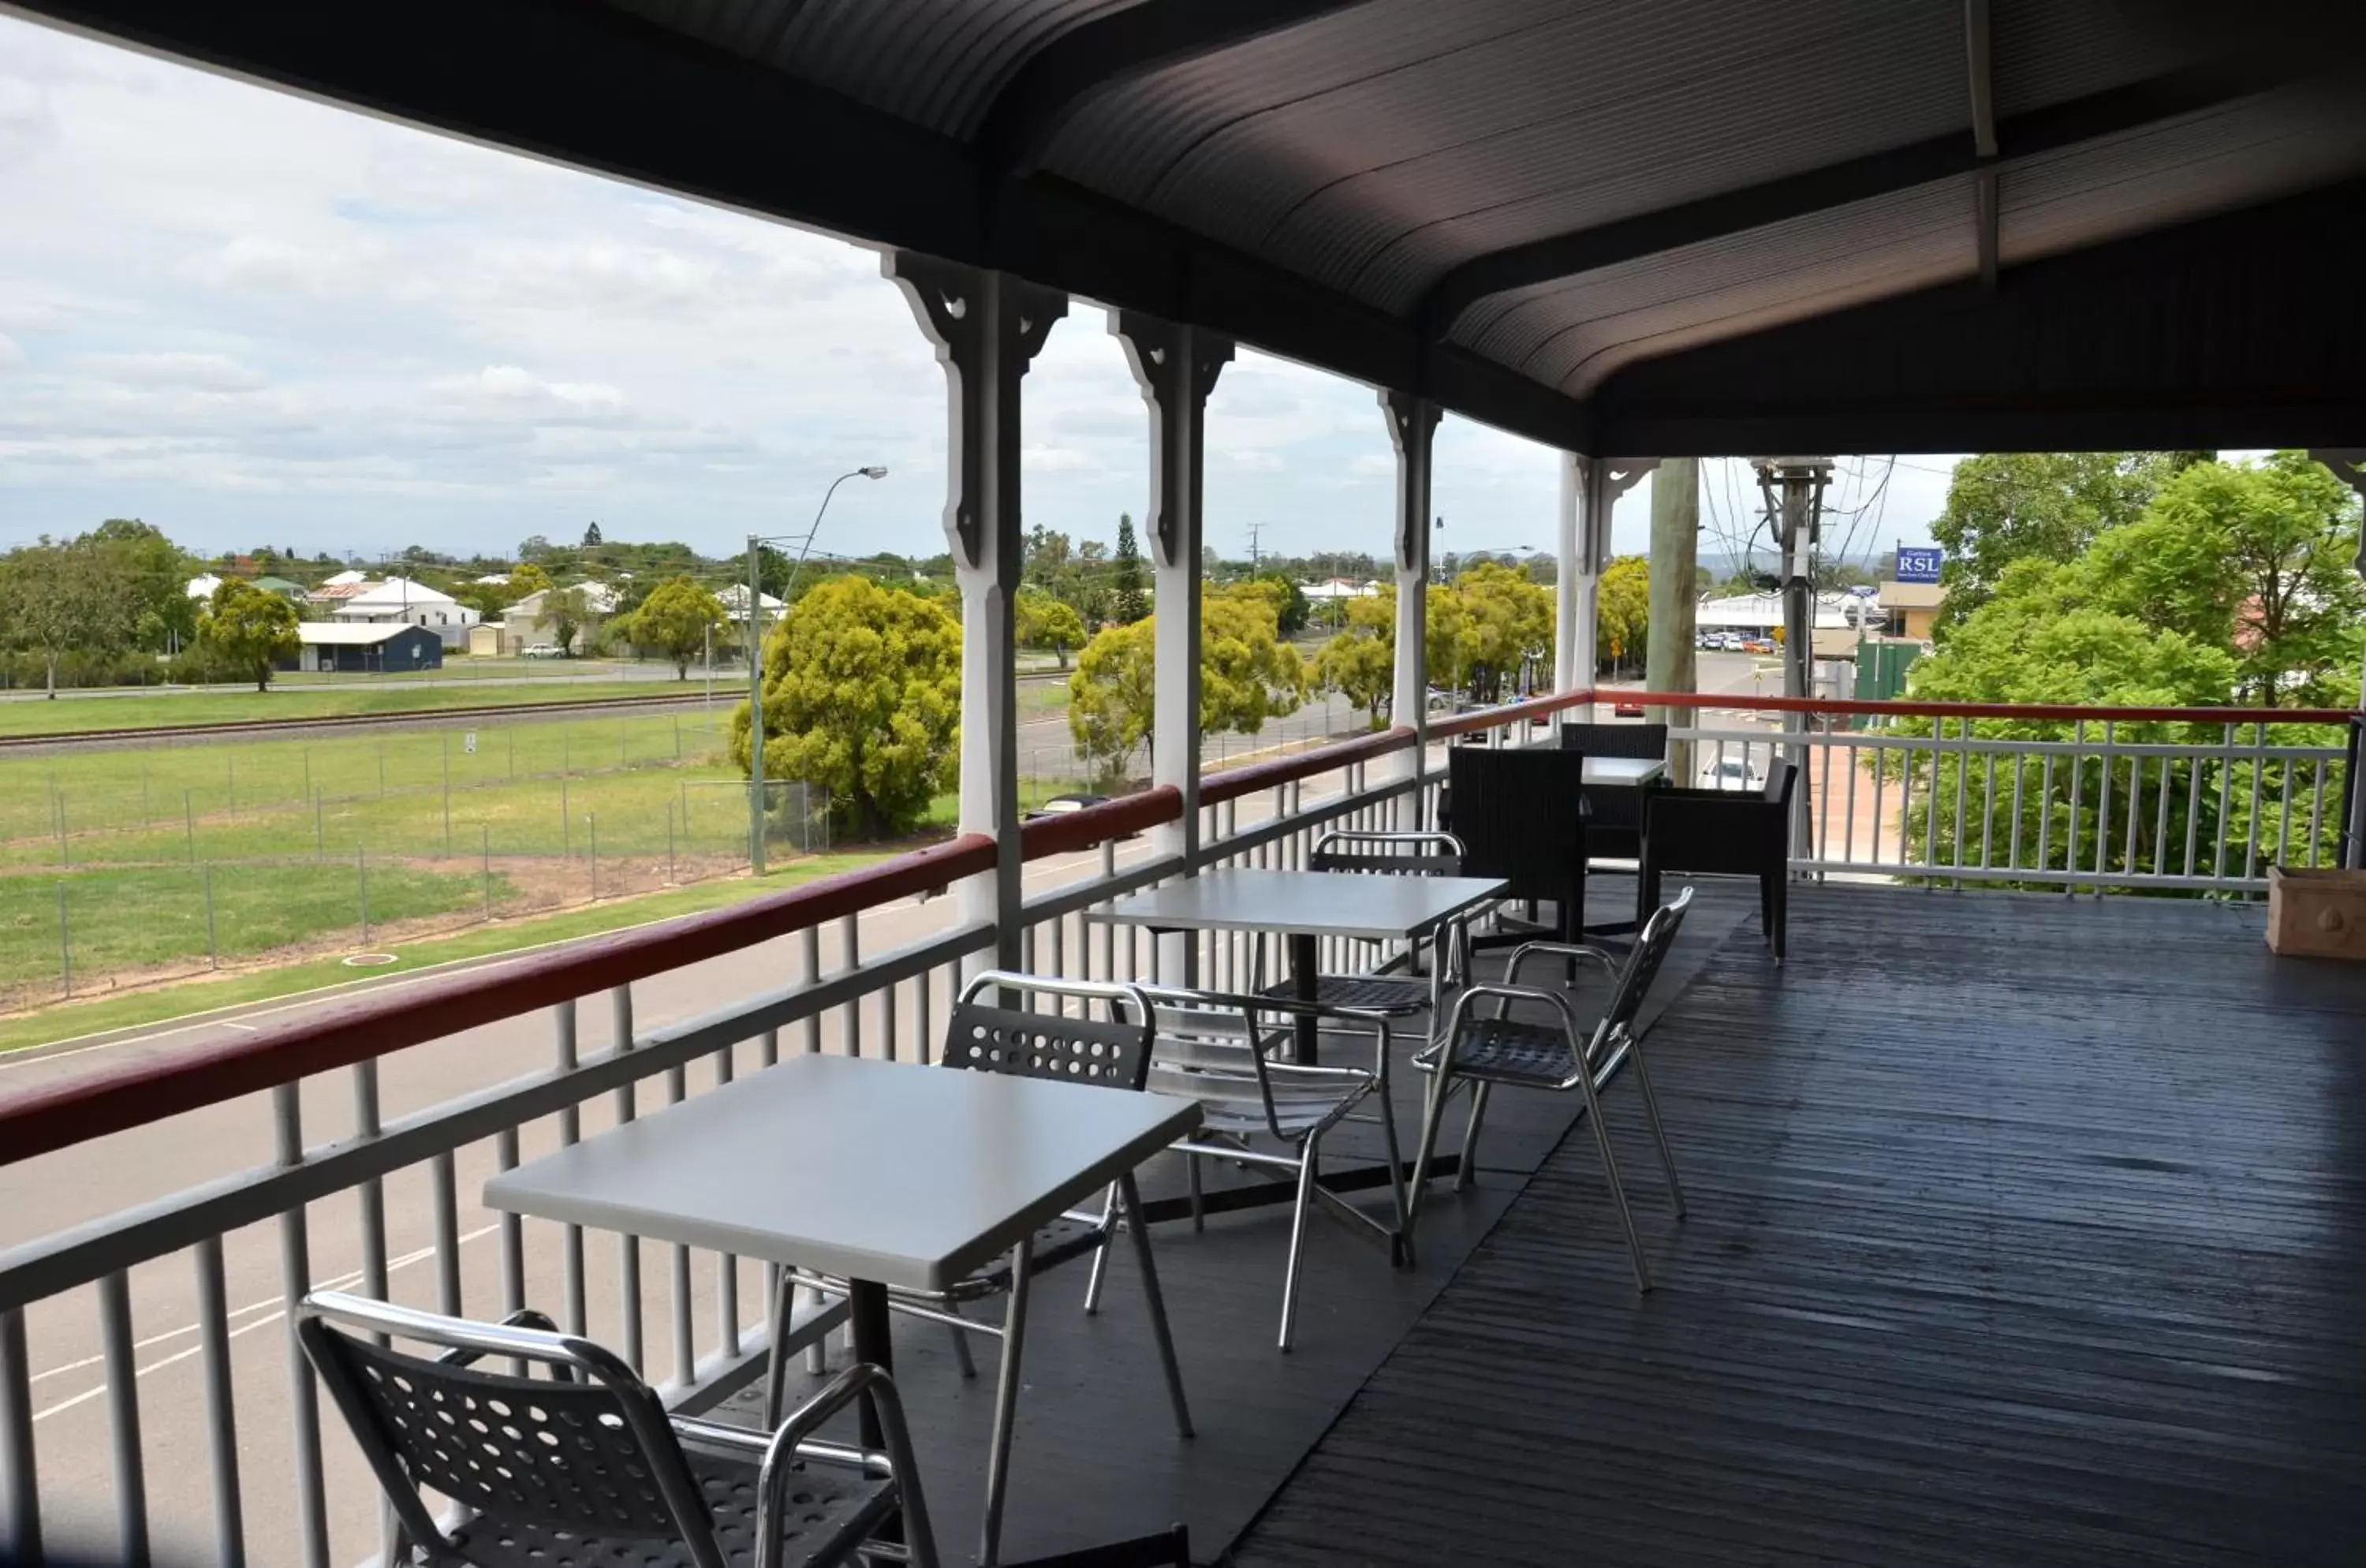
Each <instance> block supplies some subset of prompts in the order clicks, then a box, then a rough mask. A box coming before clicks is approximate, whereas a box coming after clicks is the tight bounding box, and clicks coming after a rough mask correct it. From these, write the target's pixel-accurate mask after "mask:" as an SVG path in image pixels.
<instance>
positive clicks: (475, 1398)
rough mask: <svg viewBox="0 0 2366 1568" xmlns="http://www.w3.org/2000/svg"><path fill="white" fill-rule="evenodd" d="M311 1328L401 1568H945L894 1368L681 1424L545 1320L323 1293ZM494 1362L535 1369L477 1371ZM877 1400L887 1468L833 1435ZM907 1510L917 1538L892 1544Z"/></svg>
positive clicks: (313, 1356) (317, 1296) (617, 1367)
mask: <svg viewBox="0 0 2366 1568" xmlns="http://www.w3.org/2000/svg"><path fill="white" fill-rule="evenodd" d="M296 1334H297V1339H298V1342H299V1344H300V1345H301V1346H302V1347H303V1350H304V1355H305V1358H306V1359H308V1360H310V1362H311V1363H312V1367H313V1370H314V1371H317V1372H318V1373H319V1374H320V1377H321V1382H322V1383H323V1384H324V1385H326V1387H327V1388H328V1391H329V1396H330V1398H331V1399H332V1401H333V1402H334V1403H335V1404H336V1406H337V1409H338V1411H339V1413H340V1414H341V1415H343V1416H344V1419H345V1424H346V1425H347V1426H348V1427H351V1428H352V1430H353V1435H354V1439H355V1442H357V1443H358V1444H359V1445H360V1447H361V1450H362V1457H363V1458H364V1459H365V1460H366V1461H368V1463H369V1466H370V1469H371V1471H372V1472H374V1473H375V1474H376V1475H377V1481H378V1484H379V1486H380V1487H381V1488H382V1489H383V1490H384V1491H385V1494H386V1500H387V1503H388V1506H389V1509H390V1510H391V1512H392V1514H393V1517H394V1524H395V1535H394V1540H395V1550H394V1551H393V1553H392V1554H391V1557H390V1559H389V1560H390V1561H393V1562H407V1561H409V1560H411V1558H412V1556H413V1555H414V1554H419V1555H423V1556H424V1558H425V1559H426V1560H427V1561H428V1562H434V1563H438V1564H445V1563H452V1562H468V1563H474V1564H478V1565H479V1568H612V1565H614V1564H620V1563H629V1564H633V1565H634V1568H748V1565H749V1564H750V1563H751V1562H752V1564H753V1565H754V1568H824V1565H825V1564H831V1563H843V1562H857V1561H860V1560H865V1559H866V1558H867V1556H868V1554H869V1553H870V1552H871V1551H873V1549H874V1548H884V1552H885V1553H886V1554H891V1555H893V1556H896V1557H897V1558H899V1559H903V1560H907V1561H909V1562H912V1563H914V1564H916V1565H918V1568H934V1564H935V1563H936V1561H937V1555H936V1544H935V1540H934V1538H933V1537H932V1536H931V1535H930V1533H929V1515H928V1507H927V1505H926V1503H925V1502H924V1501H923V1499H922V1497H921V1492H920V1477H919V1472H918V1469H917V1467H916V1466H915V1465H914V1463H913V1460H912V1440H911V1434H910V1431H909V1430H908V1428H907V1427H906V1426H905V1422H904V1412H903V1406H902V1405H901V1404H900V1403H899V1402H898V1401H897V1399H896V1387H895V1384H894V1383H893V1382H891V1381H890V1380H889V1379H888V1377H887V1375H886V1374H885V1373H884V1372H883V1371H880V1370H879V1369H878V1368H877V1367H873V1366H870V1365H867V1364H866V1365H858V1366H853V1367H850V1368H848V1369H847V1370H846V1371H843V1372H841V1373H839V1375H838V1377H837V1378H835V1379H833V1380H832V1381H831V1382H830V1383H829V1384H828V1386H827V1387H826V1388H824V1389H823V1390H822V1391H821V1392H820V1393H817V1394H816V1395H815V1396H814V1397H813V1398H812V1399H810V1400H807V1401H806V1403H805V1404H801V1405H799V1406H798V1407H797V1408H796V1409H795V1410H794V1411H793V1412H791V1413H790V1414H789V1416H787V1417H786V1418H785V1419H783V1421H781V1422H780V1423H779V1424H778V1425H777V1426H773V1427H769V1429H767V1430H763V1431H753V1430H749V1429H747V1428H744V1427H726V1426H722V1425H719V1424H717V1423H715V1422H712V1421H703V1420H698V1419H695V1418H693V1417H691V1416H672V1415H669V1414H668V1413H667V1411H666V1409H665V1407H664V1405H663V1404H660V1403H659V1400H658V1397H657V1395H656V1394H655V1393H653V1392H651V1390H650V1389H649V1387H648V1384H646V1383H644V1382H642V1381H641V1380H640V1378H639V1377H637V1375H635V1373H634V1372H633V1371H632V1369H631V1368H629V1367H627V1366H626V1365H625V1363H624V1362H623V1361H622V1360H620V1359H617V1358H616V1357H615V1356H614V1355H611V1354H610V1353H609V1352H608V1351H606V1350H604V1349H603V1348H600V1347H599V1346H598V1345H595V1344H593V1343H591V1341H590V1340H587V1339H583V1338H580V1337H577V1336H575V1335H571V1334H561V1333H558V1331H557V1330H556V1328H555V1326H554V1325H552V1323H551V1321H550V1320H549V1319H548V1318H546V1317H544V1316H542V1315H541V1314H538V1313H531V1312H522V1313H517V1314H513V1315H512V1316H511V1317H510V1318H509V1319H508V1320H507V1321H505V1322H502V1323H499V1324H490V1323H477V1322H471V1321H469V1320H468V1319H465V1318H456V1317H445V1316H443V1315H441V1314H435V1313H428V1312H420V1311H417V1310H414V1309H412V1308H410V1307H401V1306H396V1305H393V1304H392V1303H387V1302H381V1301H373V1300H371V1299H369V1298H367V1297H364V1296H355V1295H347V1294H345V1293H344V1292H337V1291H316V1292H313V1293H312V1294H310V1295H309V1296H307V1297H305V1298H304V1301H303V1303H302V1304H301V1306H300V1307H299V1310H298V1313H297V1325H296ZM380 1337H384V1339H386V1340H393V1341H408V1342H411V1343H413V1344H417V1345H422V1346H427V1347H433V1348H434V1350H435V1351H436V1352H437V1353H436V1354H434V1355H432V1356H420V1355H413V1354H411V1353H410V1352H408V1351H404V1350H397V1349H394V1348H391V1346H390V1345H389V1344H387V1343H382V1342H381V1340H380ZM488 1356H494V1357H501V1358H506V1359H510V1360H511V1361H512V1362H513V1366H514V1367H517V1368H521V1369H526V1371H488V1370H486V1369H484V1368H482V1367H480V1366H479V1365H478V1364H477V1363H478V1362H479V1361H480V1360H481V1359H484V1358H486V1357H488ZM530 1371H541V1372H542V1373H543V1374H544V1375H542V1376H539V1377H536V1376H532V1375H529V1372H530ZM858 1403H859V1404H866V1405H868V1406H869V1407H870V1410H871V1412H872V1414H873V1416H874V1417H875V1418H876V1420H877V1422H878V1426H879V1430H880V1432H881V1434H882V1436H883V1438H884V1448H885V1453H884V1456H883V1455H880V1454H875V1453H866V1452H865V1451H863V1450H862V1449H860V1448H855V1447H850V1446H849V1445H846V1444H843V1443H838V1442H829V1441H825V1440H823V1439H821V1438H818V1437H817V1436H816V1435H815V1434H816V1432H817V1430H818V1428H819V1427H821V1425H822V1423H823V1422H825V1421H827V1420H828V1418H829V1417H831V1416H835V1415H837V1414H838V1413H839V1412H840V1411H842V1410H845V1409H846V1408H848V1407H849V1406H851V1405H854V1404H858ZM431 1491H432V1492H434V1493H438V1494H440V1495H443V1496H444V1497H446V1498H449V1499H450V1500H451V1501H452V1502H453V1503H455V1504H456V1505H458V1506H459V1507H460V1509H461V1510H462V1514H461V1520H460V1522H456V1523H455V1522H448V1521H438V1520H437V1519H436V1518H435V1517H434V1514H433V1513H431V1512H430V1510H429V1507H428V1505H427V1501H426V1499H425V1498H424V1497H423V1496H422V1495H421V1494H422V1493H423V1492H431ZM898 1515H900V1516H901V1518H902V1540H901V1541H900V1542H895V1541H886V1540H882V1539H881V1532H882V1531H883V1530H884V1529H887V1528H888V1527H889V1526H890V1525H891V1523H892V1522H893V1521H894V1520H895V1519H896V1517H897V1516H898Z"/></svg>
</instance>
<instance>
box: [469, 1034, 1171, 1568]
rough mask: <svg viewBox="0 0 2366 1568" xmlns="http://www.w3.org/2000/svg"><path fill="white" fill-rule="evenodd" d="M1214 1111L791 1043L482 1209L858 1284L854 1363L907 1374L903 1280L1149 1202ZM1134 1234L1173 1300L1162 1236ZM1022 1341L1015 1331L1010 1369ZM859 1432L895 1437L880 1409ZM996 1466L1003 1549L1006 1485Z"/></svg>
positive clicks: (939, 1284)
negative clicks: (1157, 1244)
mask: <svg viewBox="0 0 2366 1568" xmlns="http://www.w3.org/2000/svg"><path fill="white" fill-rule="evenodd" d="M1199 1124H1200V1107H1199V1106H1198V1105H1197V1104H1195V1103H1193V1102H1191V1101H1189V1100H1176V1099H1172V1098H1170V1097H1168V1096H1166V1095H1157V1094H1148V1093H1140V1092H1135V1091H1132V1090H1126V1089H1108V1088H1101V1087H1096V1086H1092V1085H1087V1084H1075V1083H1060V1082H1054V1081H1053V1080H1050V1079H1046V1078H1031V1077H1010V1076H1006V1075H1002V1074H997V1073H984V1072H970V1071H963V1070H956V1069H954V1068H950V1067H941V1066H939V1067H931V1066H919V1065H918V1064H912V1063H900V1064H899V1063H894V1062H878V1061H864V1060H861V1059H858V1058H851V1057H845V1056H823V1055H812V1056H793V1057H790V1058H789V1059H788V1060H786V1061H783V1063H781V1064H780V1065H779V1066H775V1067H770V1068H767V1069H765V1070H764V1071H762V1072H760V1073H756V1074H753V1075H752V1076H750V1077H743V1078H739V1079H737V1080H735V1081H734V1082H732V1083H729V1084H727V1085H724V1086H723V1087H721V1088H719V1089H714V1090H711V1091H710V1092H708V1093H705V1094H701V1095H696V1096H693V1098H691V1099H689V1100H683V1101H682V1103H680V1104H678V1105H670V1106H668V1107H667V1108H666V1109H664V1110H663V1111H658V1112H657V1113H656V1114H654V1115H650V1116H645V1117H642V1118H641V1119H639V1120H637V1121H634V1122H625V1124H624V1125H622V1126H619V1127H615V1128H613V1129H611V1130H610V1131H608V1132H605V1133H602V1134H598V1135H597V1136H595V1137H591V1138H587V1139H585V1140H584V1141H583V1142H582V1143H580V1144H576V1145H571V1146H569V1147H568V1148H563V1149H560V1150H558V1152H557V1153H555V1154H550V1155H546V1156H543V1157H542V1158H540V1159H537V1160H534V1161H532V1162H530V1163H528V1164H525V1165H522V1166H519V1167H518V1168H515V1169H514V1170H508V1171H503V1172H502V1173H501V1174H500V1175H498V1176H496V1177H494V1178H493V1179H491V1180H490V1181H488V1182H486V1183H485V1204H486V1206H487V1207H488V1208H493V1209H501V1210H504V1211H506V1212H508V1213H517V1214H527V1215H532V1216H534V1217H535V1218H539V1219H546V1220H558V1221H563V1222H565V1223H567V1224H576V1225H586V1226H590V1227H591V1228H593V1229H597V1230H607V1231H615V1232H618V1233H620V1234H622V1235H633V1236H644V1237H648V1238H651V1239H654V1240H658V1241H666V1242H673V1243H677V1244H679V1245H681V1246H684V1247H704V1248H709V1249H712V1250H714V1251H717V1252H727V1253H733V1254H737V1255H738V1256H741V1257H746V1258H757V1259H760V1260H761V1261H763V1262H767V1263H775V1264H780V1265H782V1266H783V1267H798V1268H803V1269H809V1270H811V1271H813V1272H815V1273H820V1274H828V1275H832V1276H835V1277H838V1278H842V1279H844V1280H848V1281H849V1282H850V1291H849V1305H850V1308H851V1317H852V1326H853V1331H854V1354H855V1358H856V1359H858V1360H863V1361H869V1362H871V1363H873V1365H875V1366H878V1367H880V1368H882V1369H884V1370H887V1371H891V1372H892V1371H893V1370H894V1366H895V1351H894V1348H893V1346H892V1345H891V1343H890V1340H889V1334H888V1321H887V1289H888V1287H890V1286H901V1287H906V1288H908V1289H911V1290H916V1291H937V1290H941V1289H943V1288H945V1287H946V1286H949V1285H951V1284H952V1283H954V1282H955V1281H957V1280H961V1279H963V1278H964V1277H965V1276H966V1275H968V1274H969V1273H970V1272H971V1270H973V1269H975V1268H976V1267H977V1266H978V1265H979V1264H982V1263H984V1262H986V1260H987V1259H989V1258H994V1257H996V1256H997V1255H999V1254H1001V1253H1004V1252H1007V1251H1009V1250H1010V1249H1011V1248H1013V1247H1016V1246H1018V1245H1019V1243H1020V1241H1021V1240H1022V1239H1024V1238H1027V1237H1029V1236H1031V1235H1033V1234H1034V1232H1035V1230H1036V1228H1037V1227H1038V1226H1040V1225H1042V1224H1046V1223H1048V1222H1049V1221H1051V1220H1052V1219H1053V1218H1055V1217H1056V1216H1058V1215H1059V1214H1060V1213H1062V1212H1063V1211H1064V1210H1066V1209H1068V1208H1071V1207H1073V1206H1075V1205H1076V1204H1077V1203H1078V1202H1080V1201H1083V1200H1085V1199H1086V1198H1087V1197H1088V1196H1089V1195H1091V1194H1093V1193H1095V1192H1098V1191H1100V1190H1103V1189H1105V1188H1107V1187H1109V1186H1110V1184H1111V1183H1112V1182H1115V1183H1117V1184H1119V1185H1120V1186H1121V1188H1122V1189H1123V1190H1124V1196H1125V1200H1126V1202H1127V1204H1128V1207H1129V1209H1130V1210H1131V1211H1132V1212H1134V1213H1139V1212H1140V1207H1141V1200H1140V1194H1139V1193H1138V1192H1136V1191H1135V1190H1134V1185H1133V1170H1134V1168H1135V1167H1136V1166H1138V1165H1140V1164H1142V1163H1143V1162H1144V1160H1146V1159H1148V1158H1149V1157H1150V1156H1152V1155H1155V1154H1156V1153H1157V1152H1158V1151H1159V1150H1161V1149H1163V1148H1165V1147H1166V1145H1168V1144H1170V1143H1173V1142H1174V1141H1175V1140H1176V1139H1177V1138H1179V1137H1182V1136H1184V1135H1186V1134H1189V1133H1190V1132H1192V1131H1193V1130H1194V1129H1196V1128H1197V1127H1198V1126H1199ZM1126 1228H1127V1229H1128V1230H1129V1231H1131V1232H1132V1234H1133V1235H1134V1236H1135V1237H1136V1240H1137V1256H1138V1258H1139V1259H1140V1262H1141V1265H1142V1269H1143V1286H1144V1292H1146V1293H1147V1295H1148V1297H1149V1299H1150V1301H1151V1302H1152V1303H1153V1304H1154V1311H1156V1310H1160V1309H1159V1308H1158V1307H1157V1305H1156V1303H1158V1301H1159V1291H1158V1279H1157V1275H1156V1273H1155V1271H1154V1269H1153V1267H1152V1264H1151V1259H1150V1249H1149V1246H1148V1243H1147V1240H1146V1239H1145V1238H1144V1237H1143V1235H1142V1231H1141V1228H1140V1227H1139V1226H1128V1227H1126ZM1018 1326H1019V1325H1018V1324H1016V1323H1014V1324H1013V1325H1012V1328H1013V1330H1014V1331H1015V1330H1016V1329H1017V1328H1018ZM1163 1344H1164V1342H1163V1341H1162V1346H1163ZM1018 1352H1019V1347H1018V1343H1017V1339H1016V1334H1015V1332H1014V1334H1013V1336H1012V1337H1010V1338H1008V1339H1006V1341H1005V1344H1004V1347H1003V1355H1004V1359H1005V1361H1006V1363H1008V1368H1015V1364H1016V1361H1017V1357H1018ZM1168 1372H1169V1376H1170V1377H1172V1376H1173V1375H1174V1372H1173V1369H1172V1367H1171V1366H1170V1367H1169V1369H1168ZM1005 1379H1006V1381H1010V1382H1015V1379H1011V1378H1010V1376H1009V1371H1008V1369H1007V1370H1006V1372H1005ZM1178 1386H1179V1385H1178ZM862 1440H863V1442H864V1443H865V1444H866V1445H868V1446H871V1447H873V1448H876V1447H878V1446H879V1444H880V1434H879V1433H878V1432H876V1431H874V1430H872V1429H871V1422H870V1420H869V1417H868V1415H867V1410H866V1416H865V1422H864V1431H863V1433H862ZM990 1468H991V1471H992V1472H991V1473H989V1475H988V1477H987V1492H988V1502H987V1521H988V1523H987V1529H988V1537H989V1545H988V1549H987V1556H988V1560H989V1561H991V1556H992V1550H993V1548H992V1545H991V1544H990V1543H991V1538H992V1536H993V1534H994V1533H995V1532H996V1529H997V1526H998V1524H999V1520H1000V1514H1001V1509H1000V1506H999V1504H1000V1495H999V1494H1000V1488H1001V1483H1002V1482H1003V1481H1004V1479H1005V1476H1004V1474H1003V1473H1002V1471H1003V1467H1002V1466H1000V1465H998V1464H996V1465H993V1466H991V1467H990Z"/></svg>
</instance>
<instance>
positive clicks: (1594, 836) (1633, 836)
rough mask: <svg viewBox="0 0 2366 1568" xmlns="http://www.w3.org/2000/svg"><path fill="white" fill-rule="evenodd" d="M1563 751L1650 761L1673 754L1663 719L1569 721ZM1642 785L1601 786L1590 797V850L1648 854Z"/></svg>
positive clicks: (1614, 856)
mask: <svg viewBox="0 0 2366 1568" xmlns="http://www.w3.org/2000/svg"><path fill="white" fill-rule="evenodd" d="M1560 745H1561V750H1564V751H1580V752H1583V753H1584V754H1585V755H1586V756H1589V757H1631V758H1635V759H1637V760H1639V761H1647V762H1664V761H1667V758H1668V727H1667V726H1666V725H1664V724H1564V725H1562V726H1561V727H1560ZM1646 793H1647V792H1645V791H1643V790H1638V789H1596V790H1594V793H1593V794H1592V795H1590V796H1589V797H1588V798H1587V804H1588V805H1589V806H1590V807H1592V810H1591V812H1590V814H1589V815H1588V818H1587V821H1586V852H1587V853H1588V854H1591V855H1597V856H1601V857H1603V858H1605V859H1608V860H1640V859H1642V858H1643V798H1644V795H1645V794H1646Z"/></svg>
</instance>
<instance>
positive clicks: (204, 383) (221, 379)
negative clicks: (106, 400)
mask: <svg viewBox="0 0 2366 1568" xmlns="http://www.w3.org/2000/svg"><path fill="white" fill-rule="evenodd" d="M79 364H80V366H81V367H83V368H84V369H87V370H89V371H90V372H91V373H93V374H95V375H96V376H99V377H101V378H104V379H107V380H109V381H115V382H118V383H121V384H122V385H124V386H129V387H187V388H193V389H199V390H203V391H211V392H246V391H253V390H254V389H257V388H260V387H262V386H263V385H265V378H264V376H263V374H262V372H260V371H258V370H255V369H253V368H251V367H248V366H244V365H242V364H240V363H239V362H238V361H237V360H235V359H232V358H231V357H230V356H229V355H224V354H191V353H187V352H185V351H179V350H169V351H166V352H163V353H159V354H93V355H84V356H83V358H82V359H81V360H80V361H79Z"/></svg>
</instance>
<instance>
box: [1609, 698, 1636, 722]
mask: <svg viewBox="0 0 2366 1568" xmlns="http://www.w3.org/2000/svg"><path fill="white" fill-rule="evenodd" d="M1610 716H1611V717H1613V718H1640V717H1642V716H1643V705H1642V704H1641V703H1639V702H1635V701H1632V700H1631V699H1629V698H1626V697H1621V698H1619V699H1618V700H1617V701H1616V702H1614V703H1612V704H1611V705H1610Z"/></svg>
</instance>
